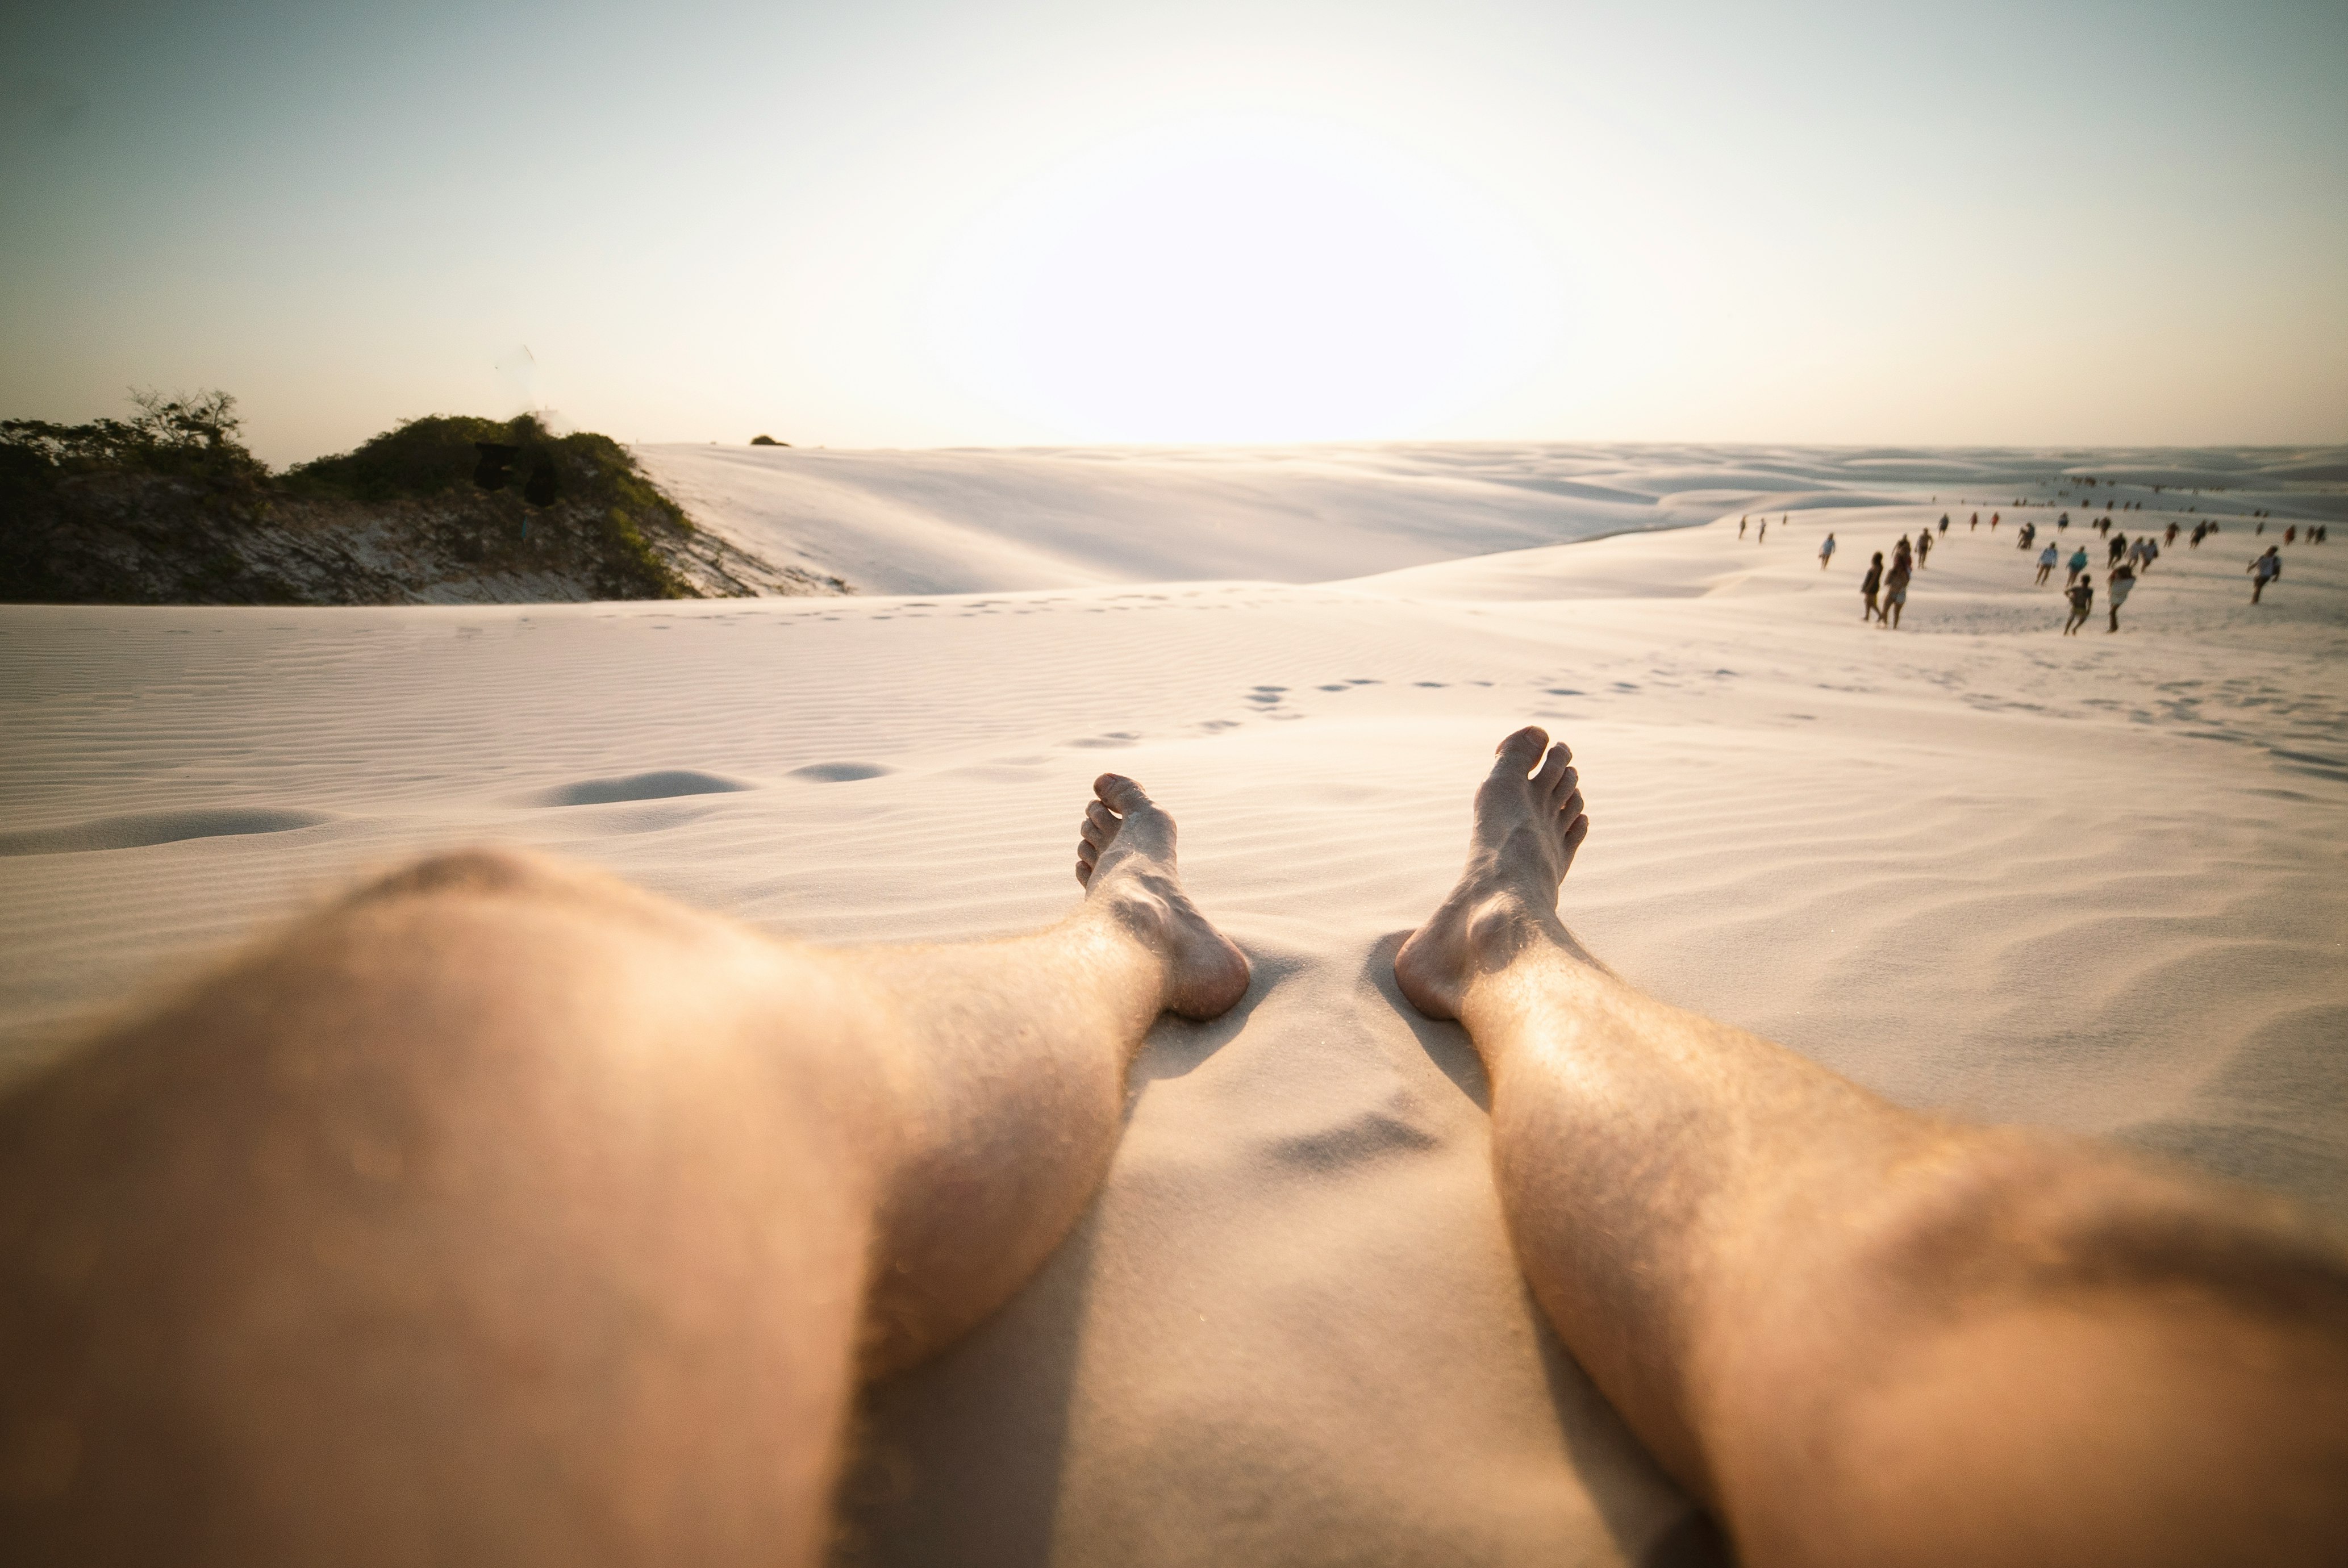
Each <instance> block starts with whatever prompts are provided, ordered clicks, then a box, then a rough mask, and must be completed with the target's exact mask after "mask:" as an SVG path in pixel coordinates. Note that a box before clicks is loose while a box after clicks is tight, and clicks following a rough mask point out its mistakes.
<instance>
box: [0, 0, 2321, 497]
mask: <svg viewBox="0 0 2348 1568" xmlns="http://www.w3.org/2000/svg"><path fill="white" fill-rule="evenodd" d="M0 41H5V47H0V56H5V57H6V58H8V59H9V60H10V61H11V65H10V66H9V67H6V68H5V71H0V93H5V101H0V125H5V141H0V211H6V212H7V213H8V214H9V221H8V222H6V224H5V226H0V276H5V279H6V280H7V281H6V283H5V293H0V417H8V418H19V417H37V418H59V419H82V418H90V417H92V416H95V415H99V414H116V413H118V412H120V410H121V408H122V407H123V393H124V389H125V387H128V386H129V385H132V384H137V385H142V386H158V387H165V388H172V387H198V386H216V387H222V388H225V389H226V390H228V391H231V392H232V393H234V394H236V396H237V397H239V399H240V401H241V404H242V410H243V412H244V414H245V416H246V418H247V434H248V437H249V438H251V439H252V445H253V446H254V448H255V449H256V450H257V451H259V452H260V453H261V454H262V455H263V456H264V457H266V458H268V459H271V460H272V461H275V462H285V461H290V460H296V459H302V458H306V457H310V456H314V455H317V454H318V453H321V452H325V451H330V450H339V449H346V448H348V447H350V446H352V445H354V444H355V443H356V442H357V441H359V440H362V439H364V438H366V437H367V436H369V435H371V434H373V433H374V432H376V431H377V430H380V429H383V428H387V427H388V426H390V425H391V424H393V423H395V422H396V421H397V420H398V419H400V418H409V417H414V416H417V415H422V414H427V413H435V412H452V413H453V412H468V413H483V414H491V415H505V414H510V413H514V412H518V411H520V410H521V409H523V408H526V407H540V408H545V409H550V410H551V411H552V412H553V413H554V414H555V415H556V416H558V417H559V418H561V420H562V421H564V422H566V423H567V424H569V425H572V426H576V427H579V428H592V429H599V430H602V431H604V432H606V433H608V434H611V435H613V436H617V437H620V438H623V439H627V440H633V441H644V442H657V441H706V440H721V441H727V442H739V441H742V440H745V439H747V438H748V437H749V436H750V435H752V434H754V433H756V432H759V431H766V432H770V433H772V434H773V435H775V436H776V437H778V438H780V439H783V440H787V441H789V442H791V443H793V444H794V445H798V446H816V445H828V446H832V447H847V446H855V447H929V446H994V445H1014V446H1015V445H1053V444H1071V443H1086V444H1135V445H1138V444H1166V443H1216V444H1269V443H1279V444H1287V443H1299V442H1307V441H1327V440H1392V439H1493V440H1560V441H1677V440H1704V441H1714V442H1781V443H1802V444H1814V445H1852V444H1893V443H1897V444H1913V445H1933V446H1982V445H2020V446H2043V445H2129V446H2135V445H2192V444H2219V443H2259V444H2285V445H2288V444H2312V443H2322V442H2336V441H2341V440H2343V439H2348V12H2343V11H2342V10H2341V8H2339V7H2337V6H2327V5H2316V4H2300V3H2286V4H2274V5H2261V6H2256V7H2249V8H2240V9H2219V8H2216V7H2202V6H2191V5H2175V4H2171V5H2142V6H2124V5H2078V4H2069V5H2052V6H2038V7H2027V8H2025V7H2021V6H2017V5H1990V6H1986V7H1980V8H1976V9H1974V10H1973V11H1972V12H1969V13H1967V14H1966V15H1962V16H1960V15H1950V14H1941V13H1937V12H1936V13H1932V14H1928V15H1886V14H1885V13H1883V12H1880V11H1879V10H1875V9H1871V8H1865V7H1859V6H1855V5H1850V6H1837V5H1805V6H1800V7H1797V8H1793V9H1787V10H1782V11H1777V12H1774V13H1771V14H1768V15H1760V14H1756V13H1755V12H1753V11H1751V10H1749V9H1747V8H1743V7H1734V6H1726V5H1718V6H1715V5H1681V6H1676V7H1673V8H1670V9H1669V10H1668V11H1667V12H1666V11H1643V12H1641V13H1640V14H1639V15H1635V16H1623V15H1612V14H1608V13H1606V12H1602V11H1599V10H1595V9H1591V8H1584V7H1575V6H1559V5H1532V4H1526V3H1520V0H1468V3H1465V4H1454V5H1443V6H1440V7H1437V6H1432V5H1426V6H1411V5H1379V4H1352V5H1317V4H1307V5H1282V6H1278V7H1272V8H1262V7H1252V6H1242V5H1225V4H1195V3H1193V4H1178V5H1167V6H1161V7H1156V8H1152V9H1150V10H1148V12H1146V13H1144V12H1141V11H1139V10H1136V9H1122V8H1121V9H1117V10H1114V11H1104V10H1102V9H1100V8H1097V7H1090V8H1088V7H1080V6H1076V5H1065V4H1057V3H1053V4H1028V5H987V6H978V5H971V4H968V3H966V0H963V3H926V4H924V3H913V0H897V3H894V4H890V3H883V4H878V5H870V6H866V7H862V8H859V9H858V10H857V11H856V12H855V14H854V15H839V14H836V13H834V12H830V11H819V10H816V9H813V8H806V7H782V8H767V9H761V10H755V11H754V10H751V9H747V8H744V7H738V6H700V7H694V8H691V9H680V8H670V9H664V10H662V11H660V12H659V13H657V14H652V13H642V12H638V11H636V10H634V9H632V8H622V7H618V6H613V5H579V6H571V7H560V8H557V7H551V6H546V5H539V4H510V5H491V6H474V7H458V6H453V5H441V6H431V7H427V8H423V9H420V10H419V9H417V8H408V9H405V10H400V11H396V12H392V11H376V12H361V11H355V10H346V9H345V8H341V7H335V8H330V9H329V10H328V11H327V12H326V13H324V14H320V13H318V12H316V11H314V10H312V9H309V8H304V7H299V6H293V5H282V4H255V3H247V4H242V5H227V6H223V7H218V8H214V9H213V10H211V12H210V13H208V14H207V15H201V16H199V15H191V14H190V12H189V10H188V8H185V7H168V6H153V5H112V6H106V5H91V6H81V7H76V8H73V9H72V10H71V11H70V13H67V14H61V15H31V14H28V13H19V14H12V15H9V16H8V17H7V18H6V20H5V23H0ZM525 346H527V349H526V352H525Z"/></svg>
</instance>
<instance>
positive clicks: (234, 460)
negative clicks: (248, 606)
mask: <svg viewBox="0 0 2348 1568" xmlns="http://www.w3.org/2000/svg"><path fill="white" fill-rule="evenodd" d="M130 404H131V407H133V408H135V409H136V410H138V412H137V413H136V414H134V415H133V416H132V417H131V418H129V419H127V420H124V419H93V420H91V421H90V422H89V423H88V424H87V425H57V424H52V423H50V422H49V421H48V420H46V419H0V485H4V486H5V487H7V489H8V490H15V489H16V488H18V487H21V486H24V485H27V484H36V483H39V482H41V481H42V480H46V479H50V478H52V477H55V476H59V475H65V474H85V473H102V472H107V471H124V472H132V473H144V474H158V475H163V476H166V477H169V478H173V479H185V480H201V481H203V482H204V483H206V484H209V485H211V486H213V487H214V488H216V489H224V490H247V491H249V490H257V489H259V488H260V487H261V486H262V485H263V484H264V483H265V482H266V481H267V480H268V479H269V465H268V464H266V463H264V462H263V461H262V460H261V459H259V458H256V457H254V456H253V455H252V453H251V452H249V451H247V450H246V449H245V448H244V446H243V444H242V442H240V441H239V440H238V439H237V438H236V433H237V431H238V430H239V429H240V428H242V426H243V423H244V422H243V420H242V419H241V418H238V417H237V412H236V399H235V398H234V397H231V396H230V395H229V394H227V393H225V392H193V393H188V392H183V393H180V395H179V396H177V397H164V396H163V395H162V394H161V393H160V392H152V391H145V390H140V389H137V388H134V389H133V390H132V391H131V394H130ZM4 493H5V492H0V494H4Z"/></svg>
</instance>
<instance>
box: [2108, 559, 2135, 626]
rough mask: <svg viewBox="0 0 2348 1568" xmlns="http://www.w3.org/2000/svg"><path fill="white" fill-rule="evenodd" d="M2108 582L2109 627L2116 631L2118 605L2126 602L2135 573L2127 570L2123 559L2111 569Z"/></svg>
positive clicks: (2133, 584)
mask: <svg viewBox="0 0 2348 1568" xmlns="http://www.w3.org/2000/svg"><path fill="white" fill-rule="evenodd" d="M2110 582H2111V585H2112V602H2111V605H2110V609H2111V613H2112V624H2111V626H2110V628H2109V629H2110V630H2112V631H2115V632H2116V631H2118V630H2119V629H2120V606H2121V605H2123V604H2125V603H2127V596H2128V593H2129V591H2130V590H2132V589H2133V588H2135V587H2136V573H2133V572H2131V571H2129V570H2128V563H2127V562H2125V561H2123V562H2120V563H2119V564H2118V565H2117V566H2116V567H2114V568H2113V569H2112V575H2111V578H2110Z"/></svg>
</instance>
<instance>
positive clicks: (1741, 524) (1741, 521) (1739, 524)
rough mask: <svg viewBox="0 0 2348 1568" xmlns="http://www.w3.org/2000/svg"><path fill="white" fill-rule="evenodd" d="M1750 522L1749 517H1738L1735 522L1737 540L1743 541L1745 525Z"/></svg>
mask: <svg viewBox="0 0 2348 1568" xmlns="http://www.w3.org/2000/svg"><path fill="white" fill-rule="evenodd" d="M1750 521H1753V519H1752V518H1751V517H1749V516H1747V517H1740V518H1738V519H1737V520H1736V537H1737V538H1738V539H1743V538H1744V537H1745V525H1746V523H1748V522H1750Z"/></svg>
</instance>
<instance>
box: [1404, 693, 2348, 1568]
mask: <svg viewBox="0 0 2348 1568" xmlns="http://www.w3.org/2000/svg"><path fill="white" fill-rule="evenodd" d="M1547 741H1548V738H1547V736H1545V735H1544V734H1543V733H1542V732H1541V731H1540V730H1539V729H1525V730H1520V731H1519V732H1518V733H1517V734H1515V735H1513V736H1511V737H1509V738H1508V739H1507V740H1506V741H1504V742H1502V744H1501V747H1500V750H1499V758H1498V762H1497V764H1496V765H1495V766H1494V768H1493V770H1492V773H1491V776H1490V777H1489V778H1488V779H1486V780H1485V782H1484V784H1483V786H1482V787H1481V789H1479V790H1478V793H1477V797H1476V810H1475V826H1474V830H1473V833H1472V836H1471V839H1470V847H1469V851H1468V869H1467V873H1466V875H1465V876H1463V877H1462V878H1461V880H1460V882H1459V884H1458V886H1457V887H1456V888H1455V889H1454V890H1453V891H1452V892H1451V894H1450V896H1449V897H1448V898H1447V900H1446V901H1445V902H1444V904H1443V906H1442V908H1441V909H1440V910H1439V911H1438V912H1437V914H1436V915H1435V917H1434V918H1433V919H1432V920H1430V921H1429V922H1428V923H1426V925H1425V926H1423V927H1421V928H1420V929H1419V930H1418V931H1417V932H1416V934H1413V936H1412V937H1411V939H1410V941H1409V942H1408V943H1407V944H1406V945H1405V946H1404V947H1403V949H1402V951H1401V953H1400V954H1398V955H1397V957H1396V960H1395V974H1396V976H1397V978H1398V979H1399V980H1400V982H1401V985H1402V988H1403V993H1404V995H1406V996H1407V997H1409V998H1410V1000H1411V1002H1412V1003H1413V1004H1414V1005H1415V1006H1417V1007H1418V1008H1419V1009H1420V1010H1421V1011H1423V1012H1425V1013H1426V1014H1428V1015H1429V1016H1434V1017H1438V1018H1457V1019H1458V1020H1459V1021H1460V1022H1461V1023H1462V1024H1463V1025H1465V1026H1466V1027H1467V1030H1468V1036H1469V1037H1470V1038H1471V1039H1473V1040H1474V1042H1475V1045H1476V1048H1477V1050H1478V1053H1479V1054H1480V1055H1481V1056H1482V1057H1483V1060H1484V1063H1485V1067H1486V1069H1487V1071H1488V1074H1489V1076H1490V1079H1491V1084H1492V1136H1493V1147H1494V1163H1495V1169H1496V1171H1497V1172H1498V1179H1499V1186H1500V1194H1501V1199H1502V1202H1503V1203H1504V1205H1505V1207H1506V1210H1507V1213H1508V1217H1509V1232H1510V1234H1511V1236H1512V1238H1513V1239H1514V1242H1515V1244H1516V1250H1517V1256H1518V1258H1519V1262H1520V1263H1521V1264H1522V1266H1523V1267H1524V1270H1525V1273H1526V1275H1527V1277H1528V1279H1529V1281H1530V1282H1531V1284H1532V1287H1533V1291H1534V1294H1535V1295H1536V1296H1538V1297H1539V1299H1540V1303H1541V1305H1542V1307H1543V1308H1544V1309H1545V1310H1546V1311H1547V1313H1548V1315H1549V1317H1550V1321H1551V1322H1552V1323H1553V1324H1555V1325H1556V1326H1557V1329H1558V1332H1559V1333H1560V1335H1561V1336H1563V1337H1564V1339H1565V1342H1566V1343H1567V1345H1568V1346H1570V1347H1571V1348H1572V1350H1573V1353H1574V1356H1575V1357H1576V1358H1577V1359H1578V1360H1580V1361H1581V1364H1582V1366H1583V1367H1585V1368H1587V1369H1588V1370H1589V1372H1590V1374H1591V1377H1593V1378H1595V1379H1596V1380H1597V1382H1598V1384H1599V1386H1600V1387H1601V1388H1603V1389H1604V1390H1605V1391H1606V1393H1607V1395H1608V1396H1609V1398H1612V1400H1613V1402H1614V1404H1615V1406H1616V1408H1619V1409H1620V1410H1621V1411H1622V1414H1623V1415H1624V1416H1625V1417H1626V1418H1628V1419H1629V1421H1630V1422H1631V1425H1632V1428H1633V1429H1635V1430H1636V1431H1637V1432H1638V1433H1639V1435H1640V1436H1641V1437H1642V1438H1643V1439H1645V1441H1646V1443H1647V1445H1648V1447H1649V1448H1650V1449H1652V1450H1653V1452H1654V1453H1655V1455H1656V1456H1657V1458H1659V1459H1661V1460H1663V1463H1664V1464H1665V1465H1666V1466H1667V1467H1668V1468H1669V1469H1670V1470H1672V1471H1673V1474H1675V1475H1677V1476H1678V1477H1679V1478H1680V1479H1681V1480H1683V1481H1684V1482H1685V1483H1686V1484H1687V1485H1688V1487H1689V1488H1690V1489H1691V1490H1692V1491H1694V1492H1695V1493H1696V1494H1697V1495H1698V1496H1700V1497H1702V1498H1704V1500H1705V1501H1707V1502H1709V1503H1710V1504H1711V1505H1712V1506H1713V1507H1714V1509H1715V1511H1717V1512H1718V1513H1719V1514H1720V1516H1721V1517H1722V1518H1723V1519H1724V1520H1725V1522H1726V1524H1727V1526H1728V1529H1729V1531H1730V1533H1731V1534H1732V1535H1733V1536H1734V1538H1735V1542H1736V1545H1737V1549H1738V1553H1739V1556H1740V1558H1741V1560H1742V1561H1744V1562H1745V1563H1748V1564H1757V1563H1918V1564H1922V1563H1948V1564H1952V1565H1955V1564H1967V1563H1974V1564H1977V1563H2042V1562H2043V1563H2112V1564H2115V1565H2118V1564H2147V1563H2209V1562H2213V1561H2219V1560H2230V1561H2243V1562H2260V1563H2322V1562H2328V1561H2333V1560H2334V1554H2335V1553H2336V1552H2337V1549H2338V1542H2340V1541H2341V1540H2342V1539H2343V1535H2348V1484H2344V1483H2348V1259H2344V1258H2343V1254H2342V1253H2341V1252H2340V1251H2339V1250H2338V1247H2337V1244H2336V1242H2335V1241H2334V1240H2333V1239H2332V1238H2329V1237H2326V1236H2324V1235H2322V1234H2321V1233H2317V1232H2316V1231H2315V1230H2313V1229H2312V1227H2311V1225H2310V1223H2309V1222H2307V1221H2306V1220H2305V1219H2304V1218H2303V1217H2302V1216H2300V1215H2299V1214H2298V1213H2296V1212H2294V1211H2293V1210H2292V1209H2291V1207H2290V1206H2289V1205H2287V1204H2285V1203H2283V1202H2281V1201H2279V1200H2275V1199H2270V1198H2265V1197H2262V1196H2259V1195H2255V1194H2251V1193H2249V1192H2244V1191H2219V1190H2217V1189H2215V1188H2212V1187H2209V1186H2207V1185H2204V1184H2202V1183H2200V1182H2199V1181H2193V1180H2190V1179H2188V1178H2185V1177H2183V1176H2180V1175H2176V1174H2171V1173H2168V1172H2165V1171H2155V1170H2152V1169H2148V1168H2146V1167H2144V1166H2141V1165H2138V1164H2136V1163H2134V1162H2131V1161H2127V1160H2124V1159H2122V1158H2120V1157H2119V1156H2117V1155H2116V1153H2113V1152H2111V1151H2108V1150H2105V1149H2103V1148H2101V1147H2099V1146H2096V1145H2094V1144H2091V1143H2088V1142H2085V1141H2084V1140H2071V1139H2064V1138H2058V1137H2055V1136H2053V1135H2050V1134H2044V1133H2037V1132H2030V1131H2024V1130H2013V1129H1993V1128H1982V1127H1972V1126H1966V1125H1963V1124H1961V1123H1957V1122H1952V1121H1949V1120H1944V1119H1936V1118H1932V1117H1928V1116H1923V1115H1920V1114H1917V1113H1915V1112H1912V1111H1908V1110H1904V1109H1900V1108H1899V1107H1896V1106H1893V1105H1891V1104H1890V1103H1888V1102H1887V1101H1884V1100H1882V1099H1879V1098H1877V1097H1876V1096H1874V1095H1871V1094H1869V1093H1868V1092H1867V1091H1866V1090H1864V1089H1862V1088H1859V1087H1858V1086H1857V1085H1855V1084H1852V1083H1850V1082H1849V1080H1847V1079H1845V1078H1840V1077H1838V1076H1837V1075H1836V1074H1834V1073H1831V1072H1828V1071H1827V1070H1826V1069H1824V1068H1820V1067H1818V1066H1817V1065H1815V1064H1813V1063H1811V1062H1808V1061H1806V1060H1804V1059H1803V1058H1802V1057H1798V1056H1796V1055H1795V1054H1794V1053H1792V1052H1790V1051H1788V1050H1786V1049H1785V1048H1783V1047H1779V1046H1776V1045H1773V1044H1771V1043H1770V1042H1768V1041H1766V1040H1764V1039H1761V1038H1758V1037H1756V1036H1753V1035H1749V1034H1746V1033H1745V1032H1744V1031H1743V1030H1740V1029H1735V1028H1731V1027H1729V1026H1725V1025H1723V1024H1718V1023H1715V1022H1713V1021H1712V1020H1710V1019H1708V1018H1704V1017H1700V1016H1697V1015H1695V1014H1693V1013H1688V1012H1684V1011H1683V1010H1681V1009H1680V1008H1677V1007H1673V1006H1668V1005H1667V1004H1664V1003H1662V1002H1658V1001H1656V1000H1655V999H1653V997H1650V996H1646V995H1642V994H1640V993H1639V992H1638V991H1637V990H1635V989H1633V988H1632V986H1630V985H1626V984H1625V983H1624V982H1623V981H1622V980H1621V979H1620V978H1619V977H1617V976H1616V975H1613V974H1612V972H1610V971H1609V970H1607V969H1606V968H1605V966H1604V965H1601V964H1600V963H1599V962H1598V961H1597V960H1596V959H1595V958H1594V957H1592V956H1591V954H1590V953H1589V952H1588V950H1587V949H1586V948H1584V947H1583V946H1582V945H1581V944H1580V943H1579V942H1577V941H1576V940H1575V939H1574V937H1573V935H1572V934H1571V933H1570V931H1568V930H1567V928H1566V926H1565V925H1564V923H1563V922H1562V921H1561V920H1560V918H1559V914H1558V893H1559V888H1560V882H1562V880H1563V878H1564V877H1565V874H1566V872H1568V870H1569V869H1570V867H1571V865H1572V863H1573V858H1574V854H1575V851H1577V850H1578V849H1579V848H1580V847H1581V843H1582V841H1583V840H1584V839H1585V838H1586V837H1587V835H1588V833H1589V831H1590V821H1589V818H1588V817H1587V816H1586V815H1585V814H1584V813H1583V812H1582V810H1581V805H1582V802H1581V791H1580V788H1579V778H1578V775H1577V773H1576V771H1575V769H1573V767H1572V766H1571V757H1570V753H1569V751H1568V750H1567V748H1564V747H1562V746H1559V747H1555V748H1549V747H1548V745H1547Z"/></svg>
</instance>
